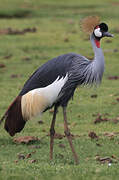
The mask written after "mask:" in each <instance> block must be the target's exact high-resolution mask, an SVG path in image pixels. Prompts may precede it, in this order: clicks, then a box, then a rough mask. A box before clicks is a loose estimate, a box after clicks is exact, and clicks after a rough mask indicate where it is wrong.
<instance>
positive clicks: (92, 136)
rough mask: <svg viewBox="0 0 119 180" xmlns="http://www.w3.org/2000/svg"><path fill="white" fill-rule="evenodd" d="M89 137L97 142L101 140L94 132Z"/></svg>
mask: <svg viewBox="0 0 119 180" xmlns="http://www.w3.org/2000/svg"><path fill="white" fill-rule="evenodd" d="M88 136H89V137H90V138H91V139H96V140H98V139H99V137H98V136H97V135H96V133H95V132H93V131H91V132H89V134H88Z"/></svg>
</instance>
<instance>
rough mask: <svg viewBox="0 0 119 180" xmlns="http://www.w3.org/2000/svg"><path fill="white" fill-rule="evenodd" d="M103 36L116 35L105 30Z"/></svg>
mask: <svg viewBox="0 0 119 180" xmlns="http://www.w3.org/2000/svg"><path fill="white" fill-rule="evenodd" d="M103 36H104V37H114V35H113V34H111V33H109V32H103Z"/></svg>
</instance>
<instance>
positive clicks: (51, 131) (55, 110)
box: [50, 106, 57, 160]
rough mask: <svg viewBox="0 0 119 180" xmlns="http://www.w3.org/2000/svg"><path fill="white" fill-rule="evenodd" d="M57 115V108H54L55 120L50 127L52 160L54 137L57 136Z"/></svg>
mask: <svg viewBox="0 0 119 180" xmlns="http://www.w3.org/2000/svg"><path fill="white" fill-rule="evenodd" d="M56 114H57V106H55V107H54V113H53V119H52V123H51V126H50V160H52V158H53V144H54V136H55V129H54V126H55V120H56Z"/></svg>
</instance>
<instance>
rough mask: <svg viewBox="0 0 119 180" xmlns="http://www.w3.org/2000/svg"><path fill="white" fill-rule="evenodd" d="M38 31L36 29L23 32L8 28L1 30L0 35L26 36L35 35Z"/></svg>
mask: <svg viewBox="0 0 119 180" xmlns="http://www.w3.org/2000/svg"><path fill="white" fill-rule="evenodd" d="M36 31H37V29H36V28H35V27H33V28H25V29H23V30H18V29H12V28H7V29H0V34H3V35H24V34H25V33H35V32H36Z"/></svg>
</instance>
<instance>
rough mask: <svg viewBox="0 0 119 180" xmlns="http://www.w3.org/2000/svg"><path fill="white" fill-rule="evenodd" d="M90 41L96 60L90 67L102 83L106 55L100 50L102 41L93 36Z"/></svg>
mask: <svg viewBox="0 0 119 180" xmlns="http://www.w3.org/2000/svg"><path fill="white" fill-rule="evenodd" d="M90 40H91V43H92V47H93V51H94V59H93V61H92V62H91V64H90V66H91V69H92V72H93V74H94V76H97V77H99V79H100V81H101V79H102V76H103V72H104V55H103V52H102V49H101V48H100V41H99V40H97V39H96V38H95V37H94V35H93V34H92V35H91V36H90Z"/></svg>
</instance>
